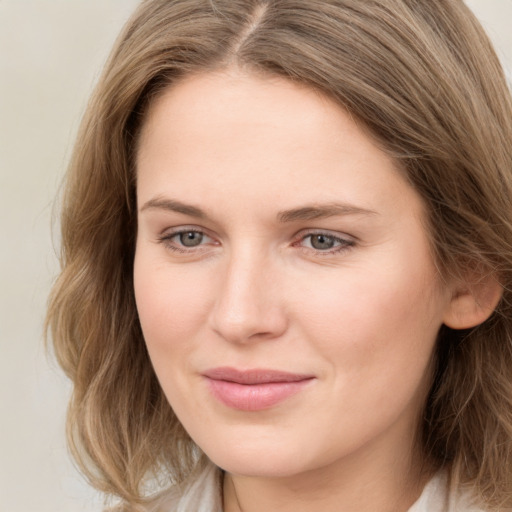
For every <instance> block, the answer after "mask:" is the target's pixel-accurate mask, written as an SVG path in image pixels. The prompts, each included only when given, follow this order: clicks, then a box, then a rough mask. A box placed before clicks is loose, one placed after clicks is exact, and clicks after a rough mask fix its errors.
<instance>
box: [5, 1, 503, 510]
mask: <svg viewBox="0 0 512 512" xmlns="http://www.w3.org/2000/svg"><path fill="white" fill-rule="evenodd" d="M425 1H428V0H425ZM137 3H138V2H137V0H0V209H1V215H0V244H1V245H0V247H1V249H0V284H1V292H0V397H1V398H0V407H1V408H0V512H93V511H99V510H101V508H102V507H101V504H102V502H101V499H100V497H99V496H98V495H97V494H96V493H95V492H94V491H92V490H91V489H89V488H88V486H87V484H86V483H85V482H84V481H83V479H82V477H81V476H80V475H79V474H78V472H77V471H76V470H75V468H74V467H73V464H72V462H71V461H70V459H69V457H68V454H67V450H66V446H65V437H64V417H65V407H66V402H67V398H68V396H69V384H68V382H67V380H66V378H65V377H64V376H63V375H62V373H61V372H60V370H59V368H58V367H57V365H56V363H54V362H52V360H51V359H48V358H47V356H46V354H45V349H44V346H43V341H42V333H43V318H44V313H45V305H46V298H47V295H48V291H49V289H50V286H51V283H52V280H53V279H54V277H55V275H56V273H57V268H58V267H57V261H56V256H55V250H54V245H55V244H57V245H58V225H57V224H56V223H55V222H54V223H53V233H52V207H53V204H52V203H53V201H54V198H55V196H56V194H57V192H58V188H59V184H60V182H61V180H62V176H63V174H64V171H65V168H66V162H67V159H68V157H69V153H70V149H71V147H72V144H73V140H74V136H75V133H76V130H77V127H78V124H79V120H80V116H81V114H82V112H83V110H84V108H85V105H86V101H87V97H88V95H89V93H90V91H91V90H92V87H93V85H94V83H95V80H96V79H97V77H98V74H99V72H100V70H101V66H102V64H103V62H104V61H105V59H106V57H107V55H108V52H109V50H110V47H111V45H112V43H113V41H114V38H115V37H116V35H117V33H118V31H119V29H120V27H121V26H122V24H123V23H124V22H125V20H126V19H127V18H128V16H129V14H130V13H131V11H132V10H133V8H134V7H135V5H136V4H137ZM468 4H469V5H470V7H471V8H473V10H474V11H475V13H476V14H477V15H478V17H479V18H480V19H481V21H482V23H483V25H484V27H485V28H486V30H487V32H488V33H489V35H490V36H491V38H492V39H493V41H494V42H495V44H496V46H497V49H498V53H499V55H500V57H501V58H502V61H503V63H504V64H505V66H506V68H507V69H508V76H509V80H512V74H511V73H510V71H511V70H512V28H511V26H512V0H468ZM52 240H53V242H52Z"/></svg>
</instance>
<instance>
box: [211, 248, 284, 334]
mask: <svg viewBox="0 0 512 512" xmlns="http://www.w3.org/2000/svg"><path fill="white" fill-rule="evenodd" d="M217 279H218V281H217V282H218V283H219V286H218V294H217V297H216V300H215V304H214V307H213V308H212V312H211V318H210V321H211V325H212V328H213V330H214V331H215V332H216V333H217V334H218V335H220V336H221V337H222V338H224V339H226V340H227V341H229V342H232V343H247V342H255V341H257V340H268V339H275V338H278V337H279V336H281V335H282V334H283V333H284V332H285V331H286V329H287V322H288V320H287V315H286V312H285V308H284V304H283V303H282V300H281V297H282V296H283V294H282V287H281V283H280V280H279V272H278V271H277V269H276V268H275V265H272V264H271V263H270V262H269V261H268V259H266V258H264V257H262V256H258V255H256V254H247V253H246V254H245V255H241V254H233V256H232V257H231V258H230V261H229V262H227V263H226V265H225V269H224V271H223V272H222V273H220V274H219V275H218V276H217Z"/></svg>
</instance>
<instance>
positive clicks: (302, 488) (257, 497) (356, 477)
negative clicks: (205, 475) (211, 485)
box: [224, 452, 431, 512]
mask: <svg viewBox="0 0 512 512" xmlns="http://www.w3.org/2000/svg"><path fill="white" fill-rule="evenodd" d="M358 455H361V454H358ZM381 455H382V454H379V453H378V452H373V453H371V452H370V453H369V454H367V457H366V460H365V457H363V458H362V459H361V458H360V457H359V456H358V457H355V456H354V457H353V460H344V461H343V463H340V461H337V462H334V463H333V464H331V465H329V466H326V467H322V468H321V469H315V470H311V471H306V472H303V473H300V474H297V475H293V476H286V477H277V478H276V477H272V478H270V477H261V476H241V475H234V474H230V473H226V474H225V478H224V511H225V512H258V511H261V510H279V511H280V512H292V511H293V512H317V511H318V512H320V511H321V512H331V511H332V512H340V511H342V512H355V511H357V512H375V510H379V511H382V512H406V511H407V510H409V508H410V507H411V506H412V504H413V503H414V502H415V501H416V499H417V498H418V497H419V495H420V494H421V491H422V489H423V487H424V485H425V483H426V482H427V480H428V479H429V478H430V476H431V475H430V474H424V473H422V472H421V471H420V470H419V469H417V468H418V467H419V465H418V464H417V463H414V460H416V461H417V459H413V457H411V456H410V452H409V456H406V457H404V456H402V457H396V455H395V456H392V457H389V458H388V460H387V461H385V460H383V459H382V458H381ZM347 459H350V457H349V458H347Z"/></svg>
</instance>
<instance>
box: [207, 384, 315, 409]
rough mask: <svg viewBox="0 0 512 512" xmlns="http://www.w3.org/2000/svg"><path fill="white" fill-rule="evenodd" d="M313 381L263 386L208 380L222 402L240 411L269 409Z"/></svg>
mask: <svg viewBox="0 0 512 512" xmlns="http://www.w3.org/2000/svg"><path fill="white" fill-rule="evenodd" d="M312 380H313V379H304V380H300V381H295V382H268V383H262V384H238V383H236V382H229V381H225V380H216V379H209V378H207V381H208V385H209V388H210V391H211V392H212V394H213V396H214V397H215V398H217V399H218V400H219V401H220V402H222V403H223V404H224V405H227V406H228V407H231V408H233V409H238V410H240V411H261V410H264V409H269V408H270V407H273V406H274V405H277V404H279V403H280V402H283V401H284V400H286V399H287V398H290V397H291V396H293V395H296V394H297V393H298V392H299V391H301V390H302V389H303V388H304V387H305V386H307V385H308V384H309V383H310V382H311V381H312Z"/></svg>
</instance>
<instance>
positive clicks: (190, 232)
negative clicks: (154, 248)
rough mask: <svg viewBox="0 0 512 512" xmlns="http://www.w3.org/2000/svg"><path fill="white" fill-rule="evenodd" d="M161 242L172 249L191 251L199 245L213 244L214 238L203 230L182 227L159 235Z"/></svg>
mask: <svg viewBox="0 0 512 512" xmlns="http://www.w3.org/2000/svg"><path fill="white" fill-rule="evenodd" d="M159 242H160V243H162V244H163V245H164V246H165V247H166V248H167V249H170V250H172V251H177V252H189V251H192V250H193V249H195V248H197V247H201V246H204V245H206V244H211V243H212V242H214V240H213V239H212V238H211V237H209V236H208V235H207V234H206V233H204V232H203V231H200V230H197V229H182V230H177V231H174V232H171V233H165V234H163V235H162V236H160V237H159Z"/></svg>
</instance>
